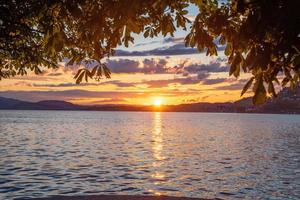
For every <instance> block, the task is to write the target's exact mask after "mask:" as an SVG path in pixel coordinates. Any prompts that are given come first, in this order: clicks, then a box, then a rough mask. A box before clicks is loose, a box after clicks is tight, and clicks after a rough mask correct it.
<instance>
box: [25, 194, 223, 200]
mask: <svg viewBox="0 0 300 200" xmlns="http://www.w3.org/2000/svg"><path fill="white" fill-rule="evenodd" d="M30 199H31V200H222V199H220V198H214V199H204V198H195V197H174V196H164V195H161V196H150V195H149V196H143V195H79V196H60V195H57V196H52V197H45V198H30Z"/></svg>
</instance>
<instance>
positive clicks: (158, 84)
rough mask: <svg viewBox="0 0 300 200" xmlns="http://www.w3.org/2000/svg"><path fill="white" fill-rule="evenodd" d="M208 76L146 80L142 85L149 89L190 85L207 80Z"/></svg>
mask: <svg viewBox="0 0 300 200" xmlns="http://www.w3.org/2000/svg"><path fill="white" fill-rule="evenodd" d="M208 76H209V74H201V75H200V74H198V75H197V76H189V77H184V78H174V79H166V80H148V81H143V83H144V84H147V85H148V87H149V88H162V87H167V86H168V85H169V84H180V85H192V84H198V83H200V82H202V81H203V80H204V79H205V78H207V77H208Z"/></svg>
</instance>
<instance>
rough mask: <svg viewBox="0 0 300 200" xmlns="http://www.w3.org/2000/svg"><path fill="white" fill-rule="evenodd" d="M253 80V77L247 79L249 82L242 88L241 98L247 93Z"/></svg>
mask: <svg viewBox="0 0 300 200" xmlns="http://www.w3.org/2000/svg"><path fill="white" fill-rule="evenodd" d="M253 80H254V77H252V78H250V79H249V81H248V82H247V83H246V85H245V86H244V88H243V90H242V92H241V96H243V95H244V94H245V93H246V92H247V90H248V89H249V88H250V87H251V85H252V83H253Z"/></svg>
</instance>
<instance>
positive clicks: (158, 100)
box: [153, 99, 162, 106]
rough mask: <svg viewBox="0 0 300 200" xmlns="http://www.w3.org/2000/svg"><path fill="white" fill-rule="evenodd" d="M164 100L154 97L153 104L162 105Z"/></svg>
mask: <svg viewBox="0 0 300 200" xmlns="http://www.w3.org/2000/svg"><path fill="white" fill-rule="evenodd" d="M161 104H162V100H161V99H154V102H153V105H155V106H161Z"/></svg>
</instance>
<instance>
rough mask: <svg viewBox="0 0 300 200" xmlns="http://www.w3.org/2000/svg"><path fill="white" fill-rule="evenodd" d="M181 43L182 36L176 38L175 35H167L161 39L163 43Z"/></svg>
mask: <svg viewBox="0 0 300 200" xmlns="http://www.w3.org/2000/svg"><path fill="white" fill-rule="evenodd" d="M170 42H172V43H183V42H184V37H178V38H175V37H168V38H165V39H164V40H163V43H170Z"/></svg>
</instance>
